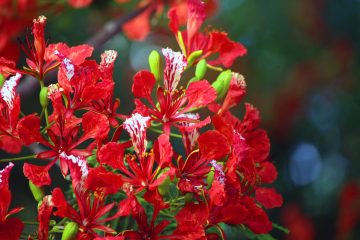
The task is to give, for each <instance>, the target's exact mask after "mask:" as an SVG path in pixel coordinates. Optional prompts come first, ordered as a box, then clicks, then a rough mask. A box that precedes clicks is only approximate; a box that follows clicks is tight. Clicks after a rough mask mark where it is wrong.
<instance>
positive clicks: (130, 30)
mask: <svg viewBox="0 0 360 240" xmlns="http://www.w3.org/2000/svg"><path fill="white" fill-rule="evenodd" d="M152 10H153V9H152V8H148V9H147V10H145V11H144V12H143V13H141V14H140V15H139V16H137V17H136V18H134V19H132V20H131V21H128V22H126V23H125V24H124V25H123V26H122V29H123V31H124V33H125V34H126V36H127V37H128V38H130V39H131V40H138V41H142V40H144V39H145V38H146V37H147V35H148V34H149V32H150V21H149V17H150V14H151V12H152Z"/></svg>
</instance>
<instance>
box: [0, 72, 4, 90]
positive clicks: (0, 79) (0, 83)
mask: <svg viewBox="0 0 360 240" xmlns="http://www.w3.org/2000/svg"><path fill="white" fill-rule="evenodd" d="M4 82H5V77H4V75H2V74H1V73H0V88H1V87H2V85H3V84H4Z"/></svg>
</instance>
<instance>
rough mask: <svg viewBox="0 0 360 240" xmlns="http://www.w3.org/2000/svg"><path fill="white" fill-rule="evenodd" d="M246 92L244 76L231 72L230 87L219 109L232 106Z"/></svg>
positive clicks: (223, 109) (235, 104)
mask: <svg viewBox="0 0 360 240" xmlns="http://www.w3.org/2000/svg"><path fill="white" fill-rule="evenodd" d="M245 93H246V83H245V80H244V77H243V76H242V75H240V74H238V73H234V72H233V73H232V78H231V82H230V87H229V90H228V93H227V95H226V97H225V99H224V102H223V105H222V106H221V111H222V112H224V111H227V110H229V109H230V108H232V107H235V106H237V105H238V104H239V102H240V101H241V100H242V99H243V97H244V96H245Z"/></svg>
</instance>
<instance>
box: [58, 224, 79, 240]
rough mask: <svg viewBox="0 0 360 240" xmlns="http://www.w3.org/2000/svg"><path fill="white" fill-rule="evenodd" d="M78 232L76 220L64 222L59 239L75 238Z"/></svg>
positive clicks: (70, 239)
mask: <svg viewBox="0 0 360 240" xmlns="http://www.w3.org/2000/svg"><path fill="white" fill-rule="evenodd" d="M78 232H79V225H78V224H77V223H76V222H69V223H68V224H66V226H65V229H64V232H63V234H62V236H61V240H75V239H76V235H77V234H78Z"/></svg>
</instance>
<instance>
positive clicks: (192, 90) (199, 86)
mask: <svg viewBox="0 0 360 240" xmlns="http://www.w3.org/2000/svg"><path fill="white" fill-rule="evenodd" d="M186 97H187V99H188V105H187V106H186V109H191V108H197V107H203V106H206V105H207V104H209V103H211V102H213V101H215V99H216V91H215V89H214V88H213V87H212V86H211V85H210V84H209V82H208V81H206V80H202V81H197V82H192V83H190V85H189V87H188V88H187V89H186Z"/></svg>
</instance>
